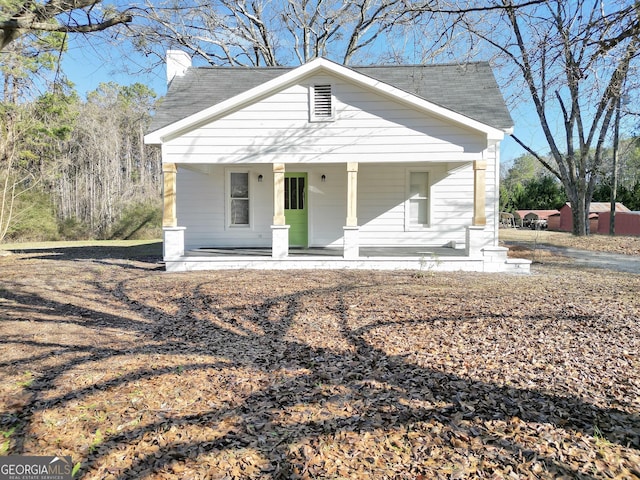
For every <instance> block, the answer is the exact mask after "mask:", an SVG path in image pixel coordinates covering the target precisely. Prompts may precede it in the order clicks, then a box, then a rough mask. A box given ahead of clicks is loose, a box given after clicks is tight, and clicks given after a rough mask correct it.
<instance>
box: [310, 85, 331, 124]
mask: <svg viewBox="0 0 640 480" xmlns="http://www.w3.org/2000/svg"><path fill="white" fill-rule="evenodd" d="M311 117H312V119H314V120H330V119H331V118H333V104H332V97H331V85H314V86H313V110H312V115H311Z"/></svg>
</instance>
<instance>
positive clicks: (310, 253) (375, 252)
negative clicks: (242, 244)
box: [185, 247, 465, 259]
mask: <svg viewBox="0 0 640 480" xmlns="http://www.w3.org/2000/svg"><path fill="white" fill-rule="evenodd" d="M342 253H343V250H342V248H328V247H311V248H295V247H291V248H289V257H288V258H291V257H296V258H300V257H335V258H340V259H341V258H342ZM464 256H465V251H464V249H455V248H450V247H361V248H360V259H367V258H376V257H409V258H425V259H431V258H439V257H464ZM185 257H268V258H271V249H270V248H218V247H202V248H198V249H194V250H188V251H186V252H185Z"/></svg>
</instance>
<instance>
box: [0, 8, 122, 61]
mask: <svg viewBox="0 0 640 480" xmlns="http://www.w3.org/2000/svg"><path fill="white" fill-rule="evenodd" d="M1 5H2V10H1V11H0V50H3V49H4V48H5V47H6V46H7V45H9V44H10V43H11V42H12V41H14V40H15V39H16V38H18V37H20V36H21V35H24V34H26V33H31V32H65V33H92V32H99V31H102V30H106V29H107V28H110V27H113V26H115V25H119V24H124V23H129V22H131V21H132V19H133V17H132V15H131V13H130V12H129V11H128V10H126V9H125V10H123V11H118V10H115V9H113V8H111V7H109V8H101V2H100V0H49V1H45V2H42V1H37V0H7V1H4V2H2V4H1Z"/></svg>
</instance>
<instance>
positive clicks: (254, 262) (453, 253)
mask: <svg viewBox="0 0 640 480" xmlns="http://www.w3.org/2000/svg"><path fill="white" fill-rule="evenodd" d="M506 250H507V249H505V248H502V247H495V248H492V249H488V250H485V251H484V252H483V253H481V254H480V255H479V256H472V257H469V256H466V252H465V250H464V249H454V248H447V247H394V248H391V247H390V248H367V247H361V248H360V252H359V253H360V256H359V257H358V258H343V256H342V253H343V251H342V249H341V248H305V249H302V248H290V249H289V255H288V256H287V257H285V258H273V257H272V256H271V249H270V248H217V247H208V248H206V247H203V248H198V249H192V250H188V251H186V252H184V254H183V255H181V256H179V257H173V258H171V257H170V258H165V266H166V270H167V271H170V272H185V271H192V270H241V269H260V270H313V269H344V270H349V269H351V270H412V271H416V272H435V271H449V272H451V271H468V272H511V273H529V265H530V263H531V262H529V261H528V260H518V259H509V258H507V254H506Z"/></svg>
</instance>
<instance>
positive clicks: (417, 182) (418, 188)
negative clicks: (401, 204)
mask: <svg viewBox="0 0 640 480" xmlns="http://www.w3.org/2000/svg"><path fill="white" fill-rule="evenodd" d="M428 175H429V174H428V173H427V172H411V173H410V179H409V196H410V197H419V198H427V184H428V182H429V176H428Z"/></svg>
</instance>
